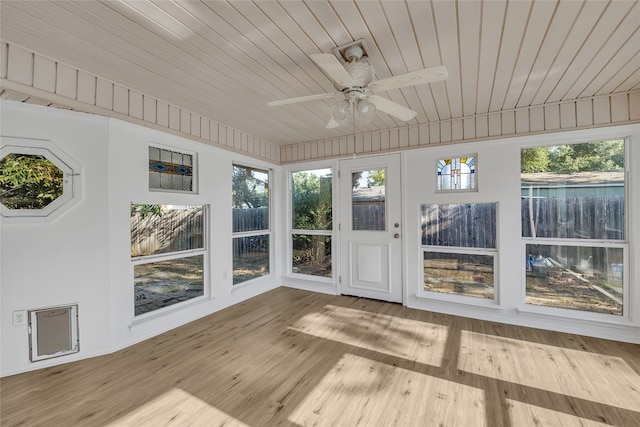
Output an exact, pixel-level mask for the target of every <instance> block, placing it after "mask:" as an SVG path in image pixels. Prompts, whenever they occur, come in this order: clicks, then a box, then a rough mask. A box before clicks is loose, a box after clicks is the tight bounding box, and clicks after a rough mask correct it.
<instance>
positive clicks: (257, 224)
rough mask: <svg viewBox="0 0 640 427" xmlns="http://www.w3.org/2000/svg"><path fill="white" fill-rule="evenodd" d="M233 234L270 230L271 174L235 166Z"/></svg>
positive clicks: (233, 178)
mask: <svg viewBox="0 0 640 427" xmlns="http://www.w3.org/2000/svg"><path fill="white" fill-rule="evenodd" d="M232 180H233V189H232V195H233V196H232V203H233V232H234V233H238V232H243V231H255V230H268V229H269V172H268V171H266V170H260V169H253V168H249V167H245V166H237V165H234V166H233V177H232Z"/></svg>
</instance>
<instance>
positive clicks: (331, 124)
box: [327, 116, 340, 129]
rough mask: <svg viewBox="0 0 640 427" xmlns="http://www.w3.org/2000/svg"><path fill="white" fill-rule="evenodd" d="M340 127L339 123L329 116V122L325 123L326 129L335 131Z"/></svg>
mask: <svg viewBox="0 0 640 427" xmlns="http://www.w3.org/2000/svg"><path fill="white" fill-rule="evenodd" d="M338 126H340V122H339V121H337V120H336V119H335V117H333V116H331V120H329V123H327V129H335V128H337V127H338Z"/></svg>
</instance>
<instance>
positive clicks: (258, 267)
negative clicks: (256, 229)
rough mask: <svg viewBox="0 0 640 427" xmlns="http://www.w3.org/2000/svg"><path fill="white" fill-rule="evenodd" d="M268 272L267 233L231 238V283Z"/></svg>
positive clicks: (240, 281) (264, 274) (235, 283)
mask: <svg viewBox="0 0 640 427" xmlns="http://www.w3.org/2000/svg"><path fill="white" fill-rule="evenodd" d="M268 274H269V235H268V234H263V235H260V236H247V237H236V238H234V239H233V284H234V285H237V284H238V283H242V282H246V281H247V280H251V279H255V278H256V277H260V276H266V275H268Z"/></svg>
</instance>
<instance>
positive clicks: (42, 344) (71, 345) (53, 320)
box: [29, 305, 80, 362]
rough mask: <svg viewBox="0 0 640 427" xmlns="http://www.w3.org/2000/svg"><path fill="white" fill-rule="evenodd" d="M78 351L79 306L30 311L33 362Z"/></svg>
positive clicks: (30, 342) (30, 345)
mask: <svg viewBox="0 0 640 427" xmlns="http://www.w3.org/2000/svg"><path fill="white" fill-rule="evenodd" d="M78 351H80V340H79V338H78V306H77V305H68V306H61V307H52V308H42V309H37V310H29V353H30V359H31V361H32V362H36V361H38V360H44V359H51V358H53V357H59V356H64V355H66V354H71V353H77V352H78Z"/></svg>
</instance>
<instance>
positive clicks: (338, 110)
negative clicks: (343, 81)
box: [333, 99, 351, 122]
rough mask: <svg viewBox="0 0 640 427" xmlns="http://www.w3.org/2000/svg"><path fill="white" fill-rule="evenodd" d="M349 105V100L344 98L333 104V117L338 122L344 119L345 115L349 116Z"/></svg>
mask: <svg viewBox="0 0 640 427" xmlns="http://www.w3.org/2000/svg"><path fill="white" fill-rule="evenodd" d="M350 107H351V103H349V101H348V100H346V99H343V100H342V101H339V102H336V104H335V105H334V106H333V118H334V119H336V120H337V121H339V122H341V121H343V120H346V119H347V117H349V109H350Z"/></svg>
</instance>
